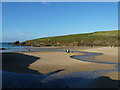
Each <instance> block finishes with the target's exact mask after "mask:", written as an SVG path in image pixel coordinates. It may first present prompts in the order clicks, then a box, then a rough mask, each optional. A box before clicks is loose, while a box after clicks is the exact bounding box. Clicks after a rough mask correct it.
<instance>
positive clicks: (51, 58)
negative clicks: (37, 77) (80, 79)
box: [22, 48, 117, 78]
mask: <svg viewBox="0 0 120 90" xmlns="http://www.w3.org/2000/svg"><path fill="white" fill-rule="evenodd" d="M97 50H98V51H97ZM106 50H107V51H106ZM109 50H111V51H112V50H113V51H114V48H101V49H100V48H99V49H98V48H96V49H89V50H86V51H89V52H90V51H91V52H96V51H97V52H102V53H105V54H107V55H111V54H108V53H107V52H108V51H109ZM115 53H116V52H115ZM115 53H113V52H112V55H113V56H116V54H115ZM22 54H26V55H32V56H36V57H39V58H40V59H38V60H37V61H35V62H34V63H32V64H30V65H29V68H30V69H32V70H36V71H38V72H40V73H42V74H50V73H53V72H57V71H58V72H57V73H56V74H54V75H63V74H69V73H73V72H80V71H95V70H114V69H115V67H114V66H115V65H114V64H102V63H92V62H85V61H80V60H76V59H72V58H70V56H72V55H83V54H82V53H66V52H22ZM106 57H107V56H101V57H100V56H99V57H98V59H100V58H102V59H104V58H106ZM111 57H112V56H111ZM109 58H110V56H109ZM115 58H116V57H115ZM110 75H111V74H110ZM116 78H117V77H116Z"/></svg>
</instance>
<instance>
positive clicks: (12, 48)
mask: <svg viewBox="0 0 120 90" xmlns="http://www.w3.org/2000/svg"><path fill="white" fill-rule="evenodd" d="M10 43H12V42H2V43H0V48H5V50H0V52H19V51H28V49H26V47H29V46H16V45H10Z"/></svg>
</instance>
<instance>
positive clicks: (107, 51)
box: [2, 47, 119, 87]
mask: <svg viewBox="0 0 120 90" xmlns="http://www.w3.org/2000/svg"><path fill="white" fill-rule="evenodd" d="M37 48H38V47H37ZM65 49H68V48H64V50H65ZM69 49H70V50H75V51H81V52H94V53H96V52H97V53H102V55H98V56H93V57H92V58H91V57H90V58H89V57H88V58H85V59H88V61H83V60H77V59H74V58H71V56H76V55H79V56H85V55H86V54H85V53H80V52H73V53H66V52H59V51H58V52H57V51H31V52H9V53H3V54H2V56H3V58H2V60H3V67H2V70H3V71H6V72H13V74H14V73H20V74H29V75H31V74H35V75H45V76H46V78H44V79H43V80H41V84H42V83H44V82H46V80H47V81H49V80H51V79H52V80H53V79H54V78H55V79H54V80H53V82H54V81H55V80H57V78H58V79H59V78H60V77H62V76H64V75H67V76H69V75H71V74H72V75H74V74H75V73H78V74H75V76H74V78H75V80H76V81H78V82H79V80H77V77H78V76H79V77H80V76H81V75H82V74H80V73H81V72H84V74H85V73H86V74H87V73H88V74H87V75H88V76H89V72H91V73H92V75H93V76H95V77H96V75H97V74H98V73H99V75H100V77H98V78H95V77H94V78H95V80H92V81H91V82H90V85H91V86H94V87H109V86H111V87H117V86H118V85H117V84H118V82H116V81H117V80H119V76H118V73H119V72H118V71H117V64H105V63H98V61H102V62H113V63H118V55H117V54H116V52H117V50H118V48H109V47H101V48H100V47H93V48H91V47H85V48H84V47H82V48H81V47H75V48H69ZM93 59H95V61H96V62H91V61H93ZM89 61H90V62H89ZM84 74H83V75H84ZM86 74H85V75H86ZM7 76H8V75H7ZM11 77H12V76H11ZM16 77H17V76H16ZM35 77H36V76H35ZM86 77H87V76H86ZM79 79H80V78H79ZM69 80H71V78H70V79H69ZM85 80H87V78H86V79H85ZM103 80H104V82H106V83H105V84H104V86H103V85H101V84H102V83H103ZM18 82H19V81H18ZM35 82H36V81H35ZM63 82H64V79H63ZM85 82H86V81H85ZM48 83H49V82H48ZM66 83H68V82H66ZM79 83H80V82H79ZM79 83H78V84H75V87H76V85H78V86H79ZM51 84H52V83H51ZM70 85H73V83H71V84H70ZM88 85H89V84H88ZM38 86H39V85H38Z"/></svg>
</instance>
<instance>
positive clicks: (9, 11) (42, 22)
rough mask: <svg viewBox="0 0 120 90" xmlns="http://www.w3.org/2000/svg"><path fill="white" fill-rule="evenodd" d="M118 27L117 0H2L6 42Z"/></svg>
mask: <svg viewBox="0 0 120 90" xmlns="http://www.w3.org/2000/svg"><path fill="white" fill-rule="evenodd" d="M109 30H118V3H117V2H3V3H2V40H3V42H14V41H17V40H19V41H21V42H23V41H26V40H31V39H36V38H42V37H51V36H61V35H69V34H80V33H89V32H95V31H109Z"/></svg>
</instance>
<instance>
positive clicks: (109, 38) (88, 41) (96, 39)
mask: <svg viewBox="0 0 120 90" xmlns="http://www.w3.org/2000/svg"><path fill="white" fill-rule="evenodd" d="M119 32H120V30H114V31H100V32H93V33H84V34H72V35H65V36H55V37H45V38H38V39H33V40H28V41H25V42H23V43H20V44H19V45H27V46H118V43H119V41H118V38H119V37H120V34H119Z"/></svg>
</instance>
